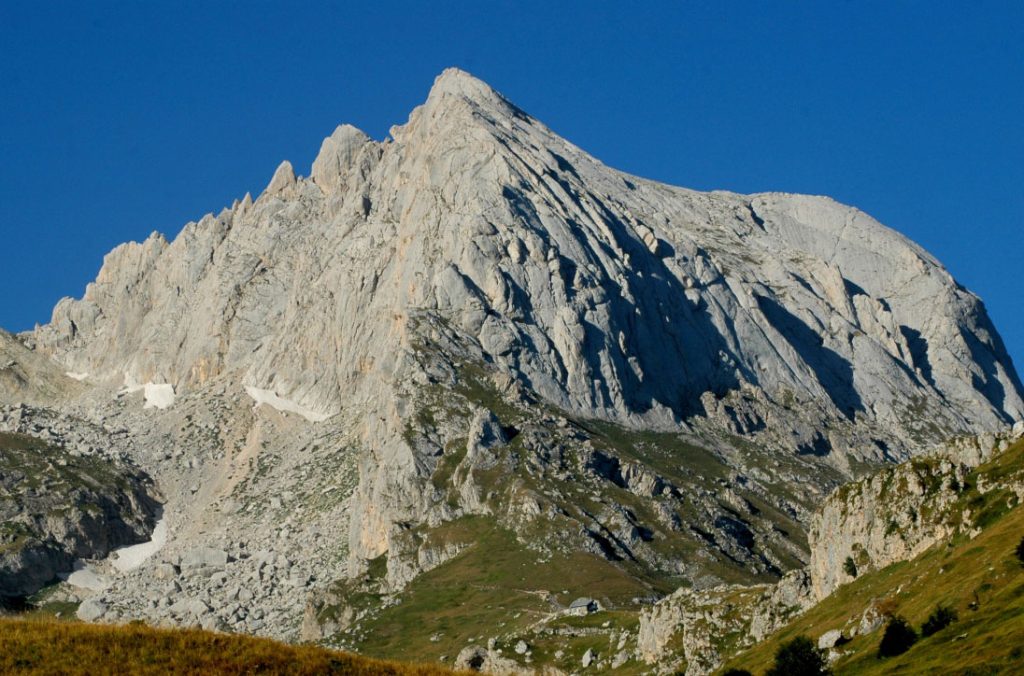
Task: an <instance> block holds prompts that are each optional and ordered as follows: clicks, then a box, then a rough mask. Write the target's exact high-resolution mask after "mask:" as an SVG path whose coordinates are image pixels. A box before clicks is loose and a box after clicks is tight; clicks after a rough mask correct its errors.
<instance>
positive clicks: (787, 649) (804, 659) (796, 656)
mask: <svg viewBox="0 0 1024 676" xmlns="http://www.w3.org/2000/svg"><path fill="white" fill-rule="evenodd" d="M831 673H832V671H831V670H830V669H829V668H828V662H827V661H826V660H825V653H823V652H822V651H820V650H818V649H817V648H816V647H815V645H814V643H813V642H812V641H811V639H809V638H807V637H806V636H797V637H796V638H794V639H793V640H792V641H787V642H786V643H783V644H782V646H781V647H780V648H779V650H778V651H777V652H776V653H775V665H774V666H773V667H772V668H771V669H769V670H768V671H766V672H765V676H829V674H831Z"/></svg>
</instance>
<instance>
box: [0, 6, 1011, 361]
mask: <svg viewBox="0 0 1024 676" xmlns="http://www.w3.org/2000/svg"><path fill="white" fill-rule="evenodd" d="M362 5H363V6H362V7H358V6H356V3H351V2H349V3H340V2H339V3H323V4H319V3H310V2H280V3H267V2H258V1H251V0H250V1H249V2H245V3H230V2H174V3H160V2H62V3H53V2H18V3H16V2H13V1H3V2H0V159H2V162H0V246H2V249H3V253H4V255H3V257H2V258H0V286H2V289H3V293H2V294H0V326H2V327H4V328H7V329H10V330H22V329H27V328H30V327H31V326H32V325H33V323H35V322H44V321H47V320H48V318H49V314H50V310H51V308H52V307H53V305H54V304H55V303H56V301H57V300H58V299H59V298H60V297H62V296H65V295H74V296H80V295H81V294H82V292H83V290H84V287H85V284H86V283H87V282H88V281H90V280H92V279H93V278H94V277H95V275H96V272H97V271H98V269H99V267H100V264H101V262H102V257H103V255H104V254H105V253H106V252H107V251H109V250H110V249H111V248H112V247H114V246H115V245H117V244H119V243H121V242H123V241H126V240H132V239H134V240H140V239H143V238H145V237H146V236H147V235H148V234H149V233H150V232H151V231H153V230H160V231H162V232H164V233H165V234H167V235H168V236H169V237H173V236H174V235H176V234H177V233H178V231H179V230H180V229H181V227H182V226H183V225H184V224H185V223H186V222H187V221H189V220H193V219H198V218H199V217H201V216H202V215H203V214H204V213H205V212H209V211H213V212H216V211H219V210H220V209H221V208H222V207H223V206H226V205H228V204H230V203H231V201H232V200H233V199H235V198H237V197H241V196H242V195H243V194H244V193H245V192H246V191H251V192H252V193H253V194H254V195H255V194H258V193H259V192H260V191H261V190H262V189H263V188H264V187H265V185H266V183H267V181H268V180H269V179H270V176H271V174H272V172H273V170H274V168H275V167H276V166H277V164H278V163H279V162H280V161H281V160H282V159H290V160H291V161H292V162H293V164H294V165H295V166H296V169H297V171H299V173H304V174H305V173H308V171H309V164H310V163H311V161H312V159H313V157H314V156H315V154H316V151H317V149H318V148H319V145H320V142H321V140H322V138H323V137H324V136H326V135H328V134H329V133H330V132H331V131H332V130H333V129H334V127H335V126H336V125H337V124H339V123H341V122H349V123H352V124H355V125H356V126H358V127H360V128H362V129H363V130H365V131H366V132H367V133H369V134H370V135H371V136H373V137H375V138H383V137H384V136H385V135H386V134H387V130H388V128H389V127H390V126H391V125H392V124H398V123H402V122H404V121H405V119H406V117H407V115H408V113H409V111H410V110H411V109H412V108H413V107H414V106H415V105H417V104H419V103H421V102H422V101H423V99H424V98H425V96H426V93H427V91H428V89H429V87H430V85H431V83H432V81H433V78H434V77H435V76H436V75H437V74H438V73H439V72H440V71H441V70H442V69H444V68H445V67H447V66H450V65H457V66H459V67H462V68H464V69H466V70H468V71H470V72H472V73H474V74H475V75H477V76H479V77H481V78H483V79H484V80H486V81H488V82H489V83H490V84H491V85H492V86H494V87H495V88H497V89H498V90H499V91H501V92H503V93H504V94H505V95H506V96H508V97H509V98H510V99H512V100H513V101H515V102H516V103H517V104H518V105H519V106H520V107H522V108H523V109H525V110H527V111H528V112H530V113H531V114H532V115H534V116H535V117H537V118H539V119H541V120H543V121H544V122H546V123H547V124H548V125H549V126H551V127H552V128H553V129H555V130H556V131H557V132H559V133H561V134H562V135H564V136H565V137H567V138H568V139H570V140H571V141H573V142H575V143H576V144H578V145H579V146H581V147H582V148H584V149H585V150H587V151H589V152H591V153H593V154H594V155H596V156H597V157H598V158H600V159H601V160H603V161H604V162H605V163H607V164H609V165H612V166H614V167H617V168H620V169H623V170H625V171H629V172H632V173H635V174H639V175H642V176H647V177H650V178H654V179H658V180H662V181H666V182H668V183H673V184H676V185H683V186H687V187H691V188H698V189H717V188H721V189H728V190H735V191H739V192H757V191H767V190H781V191H789V192H806V193H815V194H827V195H831V196H832V197H835V198H836V199H838V200H840V201H842V202H846V203H848V204H852V205H855V206H857V207H860V208H861V209H863V210H865V211H867V212H868V213H870V214H872V215H873V216H875V217H876V218H878V219H879V220H880V221H882V222H883V223H886V224H887V225H889V226H891V227H893V228H896V229H897V230H899V231H901V232H903V233H905V234H906V235H908V236H910V237H911V238H912V239H914V240H916V241H918V242H919V243H921V244H922V245H923V246H924V247H925V248H927V249H928V250H930V251H931V252H932V253H933V254H935V255H936V256H937V257H938V258H939V259H940V260H941V261H943V262H944V263H945V264H946V265H947V266H948V267H949V268H950V270H951V271H952V273H953V274H954V276H956V277H957V278H958V279H959V280H960V281H961V282H962V283H963V284H965V285H966V286H967V287H968V288H970V289H971V290H972V291H974V292H976V293H978V294H979V295H980V296H981V297H982V298H984V299H985V301H986V304H987V306H988V308H989V311H990V313H991V315H992V317H993V319H994V321H995V323H996V326H997V327H999V329H1000V331H1001V332H1002V334H1003V336H1004V338H1005V339H1006V342H1007V344H1008V346H1009V348H1010V350H1011V353H1012V354H1014V355H1015V356H1016V358H1017V359H1016V361H1017V363H1018V365H1024V317H1022V313H1021V308H1022V304H1021V293H1022V291H1024V281H1022V280H1024V275H1022V273H1021V253H1022V241H1021V240H1022V238H1021V234H1022V222H1021V221H1022V214H1024V131H1022V130H1024V39H1022V37H1021V35H1022V33H1021V30H1022V26H1024V3H1022V2H1020V1H1019V0H1017V1H1015V2H1002V3H1000V2H976V3H963V2H958V3H946V2H934V1H929V2H917V1H914V2H907V1H901V2H841V1H837V0H833V1H831V2H811V3H797V2H775V3H764V2H756V3H753V2H752V3H740V2H736V3H722V2H686V3H683V2H665V3H656V2H645V3H627V2H605V3H598V2H550V1H549V2H511V1H500V0H494V1H489V2H483V1H481V2H478V3H468V2H467V3H456V2H444V1H443V0H434V1H432V2H406V3H384V2H382V3H377V2H374V3H371V2H367V3H362Z"/></svg>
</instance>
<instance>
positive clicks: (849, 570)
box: [843, 556, 857, 577]
mask: <svg viewBox="0 0 1024 676" xmlns="http://www.w3.org/2000/svg"><path fill="white" fill-rule="evenodd" d="M843 571H844V572H845V573H846V574H847V575H849V576H850V577H857V563H856V562H855V561H854V560H853V557H852V556H847V557H846V560H845V561H843Z"/></svg>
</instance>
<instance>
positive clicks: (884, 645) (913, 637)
mask: <svg viewBox="0 0 1024 676" xmlns="http://www.w3.org/2000/svg"><path fill="white" fill-rule="evenodd" d="M916 642H917V632H915V631H914V628H913V627H911V626H910V624H909V623H908V622H907V621H906V620H904V619H903V618H902V617H900V616H899V615H897V616H895V617H892V618H890V619H889V624H887V625H885V634H883V635H882V642H881V644H879V646H878V656H879V657H895V656H896V655H902V654H903V653H905V652H907V651H908V650H910V646H912V645H914V643H916Z"/></svg>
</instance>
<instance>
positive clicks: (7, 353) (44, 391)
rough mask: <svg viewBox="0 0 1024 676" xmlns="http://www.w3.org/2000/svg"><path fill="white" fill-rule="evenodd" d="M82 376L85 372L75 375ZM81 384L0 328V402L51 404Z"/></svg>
mask: <svg viewBox="0 0 1024 676" xmlns="http://www.w3.org/2000/svg"><path fill="white" fill-rule="evenodd" d="M74 375H75V376H79V377H84V376H85V375H86V374H74ZM83 389H84V386H83V385H82V384H81V383H80V382H79V381H78V380H76V378H73V377H71V376H69V375H68V374H66V373H64V372H63V371H61V369H60V367H59V365H58V364H55V363H54V362H53V361H52V360H50V359H47V358H46V357H45V356H43V355H40V354H38V353H36V352H33V351H32V350H31V349H30V348H29V347H28V346H26V345H25V344H24V343H22V342H21V341H20V340H19V339H18V338H17V337H15V336H12V335H11V334H9V333H7V332H6V331H4V330H2V329H0V403H5V404H14V403H26V404H37V405H38V404H51V405H52V404H54V403H56V402H59V401H63V400H66V399H68V398H69V397H71V396H73V395H74V394H76V393H79V392H81V391H82V390H83Z"/></svg>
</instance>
